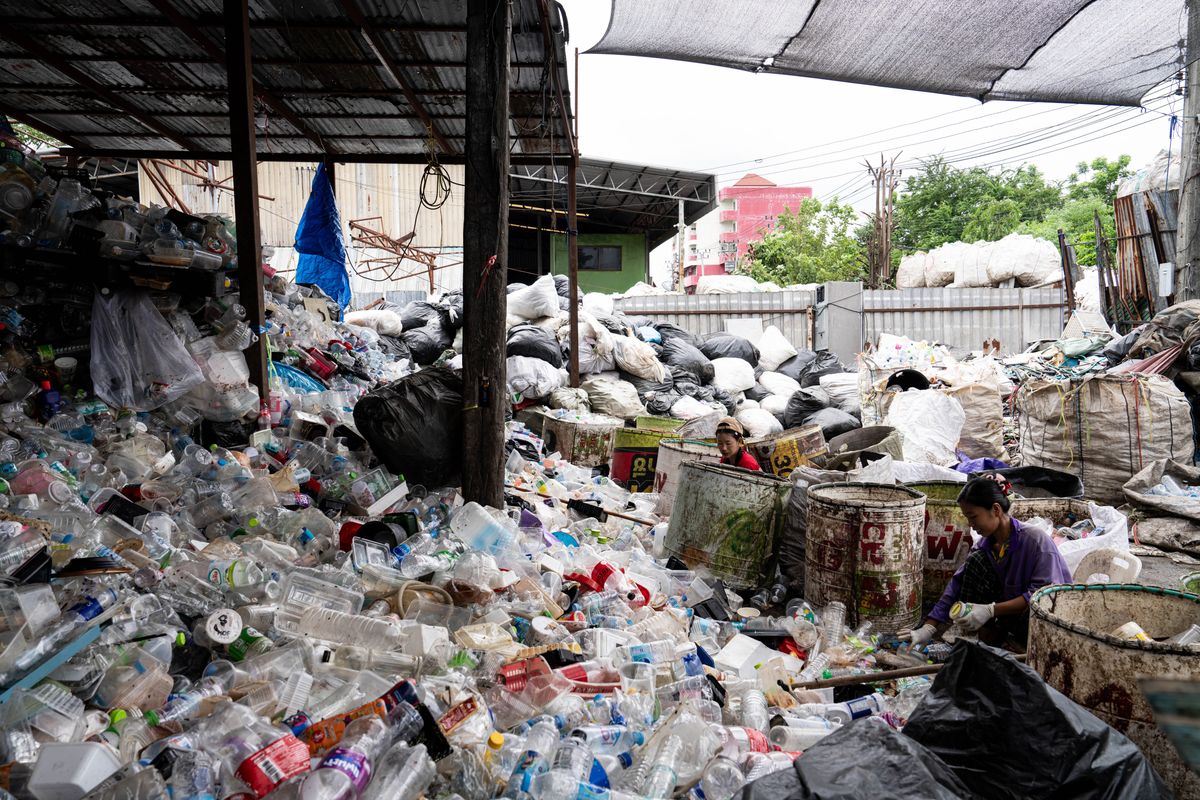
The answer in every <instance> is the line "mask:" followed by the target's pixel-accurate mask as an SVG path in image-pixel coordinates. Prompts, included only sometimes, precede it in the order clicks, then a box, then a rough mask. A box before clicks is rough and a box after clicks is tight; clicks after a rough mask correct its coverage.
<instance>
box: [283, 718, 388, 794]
mask: <svg viewBox="0 0 1200 800" xmlns="http://www.w3.org/2000/svg"><path fill="white" fill-rule="evenodd" d="M387 738H388V726H387V723H386V722H384V721H383V720H382V719H380V718H379V717H374V716H370V717H360V718H359V719H356V720H354V721H353V722H351V723H350V724H349V725H347V726H346V732H345V733H344V734H343V735H342V740H341V742H339V743H338V746H337V747H335V748H333V749H332V750H330V751H329V752H328V753H326V754H325V757H324V758H322V759H321V763H320V764H319V765H317V768H316V769H314V770H313V771H312V772H310V773H308V775H306V776H305V778H304V782H303V783H301V784H300V798H301V800H358V798H359V797H360V796H361V795H362V793H363V791H364V790H365V789H366V788H367V784H369V783H370V782H371V766H372V763H373V762H374V761H375V759H376V757H377V756H378V755H379V751H380V749H381V748H382V747H383V746H384V743H385V742H386V741H387Z"/></svg>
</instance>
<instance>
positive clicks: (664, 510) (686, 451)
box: [654, 439, 721, 517]
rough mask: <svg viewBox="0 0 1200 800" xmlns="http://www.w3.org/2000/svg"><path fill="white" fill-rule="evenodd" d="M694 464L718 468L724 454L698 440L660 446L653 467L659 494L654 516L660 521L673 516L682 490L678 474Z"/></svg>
mask: <svg viewBox="0 0 1200 800" xmlns="http://www.w3.org/2000/svg"><path fill="white" fill-rule="evenodd" d="M691 461H699V462H702V463H705V464H718V463H720V461H721V453H720V452H718V450H717V445H716V444H715V443H713V442H704V441H701V440H699V439H663V440H662V442H660V443H659V445H658V458H657V459H656V460H655V464H654V491H656V492H658V506H657V508H655V513H657V514H658V515H659V516H660V517H665V516H667V515H668V514H670V513H671V508H672V507H673V506H674V504H675V492H676V489H677V488H678V486H679V471H680V469H682V468H683V465H684V464H686V463H688V462H691Z"/></svg>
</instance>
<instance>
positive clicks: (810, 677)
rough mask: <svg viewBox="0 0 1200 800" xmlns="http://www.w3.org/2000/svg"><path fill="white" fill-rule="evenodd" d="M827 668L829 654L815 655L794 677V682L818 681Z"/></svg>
mask: <svg viewBox="0 0 1200 800" xmlns="http://www.w3.org/2000/svg"><path fill="white" fill-rule="evenodd" d="M828 666H829V653H817V654H816V655H815V656H813V657H812V658H810V659H809V660H808V663H807V664H805V665H804V669H802V670H800V674H799V675H797V676H796V680H797V682H799V683H809V682H811V681H818V680H820V679H821V675H822V674H824V672H825V670H826V668H827V667H828Z"/></svg>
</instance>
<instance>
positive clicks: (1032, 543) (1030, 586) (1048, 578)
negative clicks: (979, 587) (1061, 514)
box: [929, 519, 1071, 622]
mask: <svg viewBox="0 0 1200 800" xmlns="http://www.w3.org/2000/svg"><path fill="white" fill-rule="evenodd" d="M972 550H973V551H974V550H983V551H985V552H986V553H987V554H988V558H989V560H990V561H991V563H992V566H993V567H994V568H995V569H996V574H997V575H998V576H999V577H1000V584H1001V586H1003V590H1002V593H1001V597H1000V600H1001V602H1003V601H1005V600H1013V599H1015V598H1017V597H1024V598H1025V601H1026V602H1028V601H1029V596H1030V595H1031V594H1033V593H1034V592H1035V591H1037V590H1038V589H1040V588H1042V587H1043V586H1049V585H1050V584H1052V583H1070V582H1071V571H1070V570H1069V569H1067V562H1065V561H1063V557H1062V554H1061V553H1059V552H1058V547H1057V546H1056V545H1055V544H1054V541H1053V540H1052V539H1051V538H1050V537H1049V536H1047V535H1046V533H1045V532H1043V531H1040V530H1038V529H1037V528H1027V527H1025V526H1024V525H1022V524H1021V523H1020V522H1019V521H1017V520H1015V519H1014V520H1013V521H1012V535H1011V536H1010V537H1009V539H1008V552H1007V553H1006V554H1005V556H1004V558H1002V559H1000V560H999V561H997V560H996V556H995V554H994V553H993V552H992V537H990V536H988V537H987V538H985V539H981V540H980V541H979V543H978V544H976V545H975V547H973V548H972ZM963 569H964V567H959V568H958V571H957V572H955V573H954V577H953V578H951V579H950V583H949V584H948V585H947V586H946V591H944V592H942V597H941V599H940V600H938V602H937V605H935V606H934V607H933V610H932V611H930V612H929V617H930V618H931V619H936V620H937V621H939V622H949V621H950V606H952V605H954V603H955V601H957V600H958V595H959V592H961V591H962V574H963Z"/></svg>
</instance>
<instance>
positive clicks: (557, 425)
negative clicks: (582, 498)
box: [542, 413, 625, 467]
mask: <svg viewBox="0 0 1200 800" xmlns="http://www.w3.org/2000/svg"><path fill="white" fill-rule="evenodd" d="M542 416H543V418H544V419H543V422H542V438H543V439H545V440H546V452H547V453H553V452H554V451H555V450H557V451H558V452H559V453H561V454H562V457H563V458H564V459H565V460H567V461H570V462H571V463H572V464H574V465H576V466H578V467H598V466H600V465H601V464H607V463H608V461H609V459H611V458H612V450H613V433H614V432H615V431H616V430H617V429H619V428H623V427H624V426H625V421H624V420H621V419H617V418H616V417H606V416H604V415H602V414H591V415H589V416H588V417H587V418H586V419H572V418H570V417H563V418H562V419H560V418H558V417H555V416H554V415H552V414H547V413H543V415H542Z"/></svg>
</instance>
